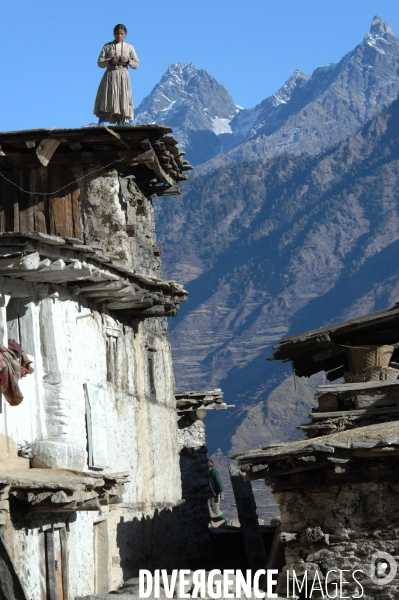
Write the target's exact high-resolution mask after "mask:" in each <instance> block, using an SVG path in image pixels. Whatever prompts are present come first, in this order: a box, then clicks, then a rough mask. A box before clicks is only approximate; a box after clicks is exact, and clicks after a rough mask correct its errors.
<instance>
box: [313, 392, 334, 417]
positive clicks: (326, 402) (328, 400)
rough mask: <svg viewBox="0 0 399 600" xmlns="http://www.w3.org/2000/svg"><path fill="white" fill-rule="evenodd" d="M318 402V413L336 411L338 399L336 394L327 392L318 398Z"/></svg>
mask: <svg viewBox="0 0 399 600" xmlns="http://www.w3.org/2000/svg"><path fill="white" fill-rule="evenodd" d="M318 401H319V409H320V412H324V411H329V410H337V409H338V397H337V395H336V394H333V393H331V392H327V394H323V395H322V396H319V398H318Z"/></svg>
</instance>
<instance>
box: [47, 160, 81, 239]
mask: <svg viewBox="0 0 399 600" xmlns="http://www.w3.org/2000/svg"><path fill="white" fill-rule="evenodd" d="M75 179H76V177H75V176H74V174H73V172H72V171H71V169H68V168H63V169H60V168H59V167H56V168H54V167H52V168H51V169H50V170H49V189H50V190H57V189H60V188H62V187H64V186H65V185H67V184H68V183H69V182H71V181H74V180H75ZM74 209H75V215H74ZM49 220H50V234H51V235H57V236H60V237H76V235H75V234H76V233H78V234H79V237H80V235H81V229H80V224H79V225H77V222H78V221H79V222H80V213H79V190H78V187H77V184H76V183H75V184H71V185H70V186H68V187H67V188H65V189H64V190H62V191H61V192H58V193H56V194H53V195H52V196H50V198H49ZM75 227H78V231H75Z"/></svg>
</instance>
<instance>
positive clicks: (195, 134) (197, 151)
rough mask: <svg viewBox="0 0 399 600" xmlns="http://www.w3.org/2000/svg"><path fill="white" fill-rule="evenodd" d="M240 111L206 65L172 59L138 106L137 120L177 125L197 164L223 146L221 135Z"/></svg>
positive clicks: (184, 147)
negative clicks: (199, 67) (205, 69)
mask: <svg viewBox="0 0 399 600" xmlns="http://www.w3.org/2000/svg"><path fill="white" fill-rule="evenodd" d="M239 111H240V107H238V106H236V105H235V104H234V102H233V99H232V98H231V96H230V94H229V92H228V91H227V90H226V89H225V88H224V87H223V86H222V85H221V84H220V83H218V82H217V81H216V79H214V78H213V77H212V76H211V75H209V73H207V72H206V71H204V70H203V69H197V68H196V67H195V66H194V65H192V64H187V65H181V64H178V63H172V64H171V65H170V66H169V68H168V69H167V71H166V72H165V73H164V75H163V76H162V78H161V80H160V81H159V82H158V83H157V84H156V86H155V87H154V89H153V90H152V92H151V93H150V94H149V95H148V96H147V97H146V98H144V100H143V101H142V102H141V104H140V105H139V107H138V108H137V110H136V123H137V124H140V123H164V124H167V125H171V126H172V127H173V128H174V134H175V135H176V137H177V138H178V140H179V143H180V145H181V147H182V148H183V149H184V150H185V151H186V152H187V153H188V154H189V156H190V161H191V162H192V163H193V164H198V162H203V161H204V160H207V159H208V158H211V157H212V156H214V155H215V154H217V153H218V152H220V150H221V138H220V136H221V135H222V134H224V133H229V132H231V128H230V122H231V120H232V119H233V117H234V116H235V115H236V114H237V113H238V112H239Z"/></svg>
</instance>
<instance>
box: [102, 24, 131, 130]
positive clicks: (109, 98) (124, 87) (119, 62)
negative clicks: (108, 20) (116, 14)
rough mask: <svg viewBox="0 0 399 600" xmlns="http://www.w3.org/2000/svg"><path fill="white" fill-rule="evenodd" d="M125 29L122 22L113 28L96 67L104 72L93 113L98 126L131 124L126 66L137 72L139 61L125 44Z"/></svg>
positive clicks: (129, 91) (129, 92)
mask: <svg viewBox="0 0 399 600" xmlns="http://www.w3.org/2000/svg"><path fill="white" fill-rule="evenodd" d="M126 34H127V29H126V27H125V26H124V25H122V23H119V24H118V25H115V27H114V38H115V39H114V41H112V42H108V44H105V46H104V47H103V49H102V50H101V53H100V56H99V58H98V61H97V64H98V66H99V67H100V68H102V69H104V68H106V69H107V70H106V71H105V73H104V75H103V77H102V79H101V82H100V85H99V87H98V91H97V96H96V101H95V103H94V114H95V115H96V116H97V117H98V124H99V125H101V124H102V123H105V122H106V121H108V122H109V123H116V124H117V125H131V124H133V99H132V88H131V85H130V76H129V73H128V67H131V68H132V69H137V67H138V65H139V59H138V58H137V54H136V51H135V49H134V48H133V46H132V45H131V44H128V43H127V42H125V41H124V40H125V37H126Z"/></svg>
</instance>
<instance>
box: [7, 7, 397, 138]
mask: <svg viewBox="0 0 399 600" xmlns="http://www.w3.org/2000/svg"><path fill="white" fill-rule="evenodd" d="M375 14H378V15H379V16H380V17H381V18H383V19H384V20H385V21H387V22H388V23H389V25H390V26H391V27H392V29H393V30H394V31H395V32H396V33H397V34H399V1H398V0H246V1H245V2H244V1H243V0H172V1H170V2H166V1H165V0H152V1H151V2H150V1H148V0H142V1H140V2H138V1H137V0H127V1H126V0H122V1H119V2H109V1H105V0H96V1H94V0H9V1H7V2H6V1H5V0H4V1H3V2H2V6H1V23H0V30H1V42H2V48H3V50H2V67H1V69H2V85H1V93H0V131H9V130H15V129H29V128H36V127H80V126H81V125H86V124H88V123H90V122H92V121H93V120H95V118H94V116H93V115H92V108H93V103H94V98H95V94H96V90H97V86H98V84H99V81H100V78H101V75H102V70H100V69H99V68H98V67H97V65H96V61H97V57H98V54H99V52H100V50H101V47H102V45H103V44H104V43H105V42H107V41H110V40H111V39H112V30H113V27H114V25H115V24H116V23H118V22H122V23H125V25H126V26H127V28H128V30H129V33H128V37H127V41H130V42H131V43H133V45H134V46H135V48H136V51H137V54H138V56H139V58H140V66H139V69H138V70H137V71H130V72H131V77H132V85H133V95H134V101H135V105H136V106H137V105H138V104H139V102H140V101H141V100H142V98H143V97H144V96H146V95H147V94H148V93H149V92H150V91H151V89H152V87H153V86H154V85H155V83H156V82H157V81H158V80H159V78H160V77H161V75H162V74H163V73H164V71H165V70H166V69H167V67H168V65H169V64H170V63H171V62H181V63H189V62H191V63H194V64H195V65H196V66H197V67H198V68H203V69H206V70H207V71H208V72H209V73H210V74H211V75H213V76H214V77H215V78H216V79H217V80H218V81H220V82H221V83H222V84H223V85H225V86H226V88H227V89H228V90H229V91H230V93H231V94H232V96H233V98H234V100H235V102H236V103H237V104H239V105H241V106H243V107H245V108H250V107H252V106H254V105H255V104H257V103H258V102H260V101H261V100H263V99H264V98H265V97H267V96H269V95H270V94H272V93H273V92H275V91H276V90H277V89H278V88H279V87H280V86H281V85H282V84H283V83H284V81H285V80H286V79H287V78H288V77H289V76H290V75H291V73H292V72H293V71H294V70H295V69H300V70H301V71H304V72H305V73H311V72H312V71H313V69H314V68H315V67H317V66H321V65H325V64H327V63H329V62H336V61H338V60H340V58H341V57H342V56H343V55H344V54H346V53H347V52H348V51H350V50H352V49H353V48H354V47H355V46H356V45H357V44H358V43H359V42H360V41H361V40H362V38H363V36H364V35H365V34H366V33H367V32H368V31H369V28H370V23H371V20H372V18H373V17H374V15H375Z"/></svg>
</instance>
